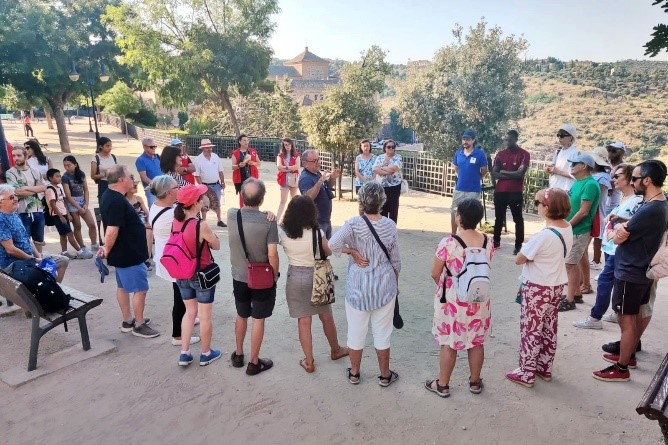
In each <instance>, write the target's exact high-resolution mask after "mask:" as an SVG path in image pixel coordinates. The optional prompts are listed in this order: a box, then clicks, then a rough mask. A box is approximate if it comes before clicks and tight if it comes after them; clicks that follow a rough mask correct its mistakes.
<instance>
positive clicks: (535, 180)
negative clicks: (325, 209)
mask: <svg viewBox="0 0 668 445" xmlns="http://www.w3.org/2000/svg"><path fill="white" fill-rule="evenodd" d="M102 119H103V121H104V122H106V123H108V124H110V125H114V126H116V127H118V128H122V127H121V125H122V124H121V118H119V117H116V116H110V115H107V114H104V113H103V114H102ZM127 127H128V133H129V135H130V136H132V137H134V138H136V139H142V138H145V137H150V138H153V140H154V141H155V142H156V143H157V144H158V145H169V141H170V139H171V138H172V137H173V136H174V137H179V138H180V139H181V140H183V141H184V144H185V146H186V149H187V151H188V153H190V154H194V155H197V154H199V146H200V143H201V141H202V139H204V138H207V139H210V140H211V142H212V143H213V144H214V146H215V147H214V152H215V153H216V154H217V155H218V156H220V157H222V158H229V157H230V156H231V155H232V151H234V150H235V149H236V148H237V139H236V137H233V136H215V135H188V136H185V138H184V137H183V136H182V135H178V134H176V133H174V134H170V133H169V132H167V131H162V130H153V129H146V128H142V127H139V126H136V125H132V124H127ZM249 139H250V145H251V146H252V147H253V148H255V149H256V150H257V152H258V155H259V156H260V159H261V160H263V161H271V162H274V161H275V160H276V154H277V153H278V150H279V149H280V144H281V139H280V138H253V137H249ZM295 146H296V147H297V150H298V151H299V152H303V151H304V150H306V149H307V148H311V147H310V146H309V144H308V142H307V141H300V140H296V141H295ZM318 152H319V154H320V166H321V168H322V169H323V170H326V171H331V170H333V169H334V168H341V170H342V174H343V176H346V177H352V178H354V176H355V167H354V162H355V157H356V156H357V152H356V151H355V152H350V153H347V154H344V155H343V156H342V157H336V156H335V155H333V154H332V153H329V152H325V151H320V150H318ZM397 153H399V154H400V155H401V157H402V168H401V173H402V175H403V177H404V179H405V180H406V181H407V182H408V185H409V187H410V188H411V189H413V190H419V191H422V192H427V193H435V194H438V195H442V196H452V193H453V191H454V189H455V182H456V180H457V178H456V175H455V169H454V166H453V165H452V163H450V162H444V161H441V160H438V159H435V158H434V157H433V156H432V155H431V154H429V153H427V152H424V151H419V152H418V151H402V150H398V151H397ZM377 154H381V153H377ZM547 164H548V162H544V161H531V164H530V166H529V169H528V170H527V174H526V175H525V177H524V211H525V212H529V213H536V209H535V206H534V196H535V194H536V192H537V191H538V190H540V189H543V188H545V187H548V183H549V181H548V174H547V173H546V172H545V166H546V165H547ZM490 168H491V166H490ZM351 185H352V184H351ZM486 185H487V186H491V184H486ZM343 191H344V192H350V193H352V187H351V188H350V189H347V188H344V190H343ZM486 198H487V199H488V200H489V202H493V199H494V191H493V190H491V189H490V190H489V191H487V192H486Z"/></svg>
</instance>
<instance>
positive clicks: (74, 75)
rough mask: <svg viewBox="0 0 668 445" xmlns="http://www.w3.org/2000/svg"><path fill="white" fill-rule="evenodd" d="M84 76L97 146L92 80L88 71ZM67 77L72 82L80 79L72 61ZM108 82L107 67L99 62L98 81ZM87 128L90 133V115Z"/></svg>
mask: <svg viewBox="0 0 668 445" xmlns="http://www.w3.org/2000/svg"><path fill="white" fill-rule="evenodd" d="M85 74H86V83H87V84H88V92H89V93H90V101H91V104H92V105H93V122H95V143H96V145H97V144H98V142H99V140H100V132H99V131H98V129H97V111H96V108H95V95H94V94H93V78H92V77H91V75H90V70H89V69H86V70H85ZM69 77H70V80H71V81H72V82H76V81H78V80H79V77H80V76H79V73H78V72H77V67H76V65H75V64H74V60H73V61H72V67H71V68H70V74H69ZM108 80H109V73H107V67H105V66H104V63H102V62H100V81H101V82H106V81H108ZM88 126H89V131H91V132H92V131H93V129H92V128H90V114H89V115H88Z"/></svg>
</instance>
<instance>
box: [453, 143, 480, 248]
mask: <svg viewBox="0 0 668 445" xmlns="http://www.w3.org/2000/svg"><path fill="white" fill-rule="evenodd" d="M452 163H453V164H454V166H455V174H456V175H457V184H456V185H455V190H454V192H453V194H452V206H451V210H452V211H451V213H450V224H451V227H452V234H453V235H454V234H456V233H457V223H456V222H455V215H456V213H457V206H458V205H459V203H460V202H462V201H463V200H465V199H468V198H473V199H480V192H481V191H482V189H481V187H480V182H481V181H482V178H484V177H485V175H486V174H487V155H486V154H485V152H484V151H483V150H482V148H480V147H478V146H476V139H475V132H474V131H473V130H466V131H464V133H462V146H461V147H459V148H458V149H457V151H455V156H454V159H453V161H452Z"/></svg>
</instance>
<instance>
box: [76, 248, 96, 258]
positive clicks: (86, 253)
mask: <svg viewBox="0 0 668 445" xmlns="http://www.w3.org/2000/svg"><path fill="white" fill-rule="evenodd" d="M77 258H79V259H80V260H90V259H91V258H93V252H91V251H90V250H87V249H81V250H80V251H78V252H77Z"/></svg>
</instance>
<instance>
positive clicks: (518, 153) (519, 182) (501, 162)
mask: <svg viewBox="0 0 668 445" xmlns="http://www.w3.org/2000/svg"><path fill="white" fill-rule="evenodd" d="M529 162H531V155H530V154H529V152H528V151H526V150H524V149H523V148H522V147H518V148H514V149H510V148H506V149H505V150H501V151H500V152H499V153H498V154H497V155H496V157H494V167H495V168H496V167H499V170H506V171H510V172H516V171H518V170H520V169H521V168H524V167H528V166H529ZM523 188H524V178H519V179H498V180H497V181H496V187H495V188H494V192H499V193H504V192H515V193H517V192H519V193H521V192H522V189H523Z"/></svg>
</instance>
